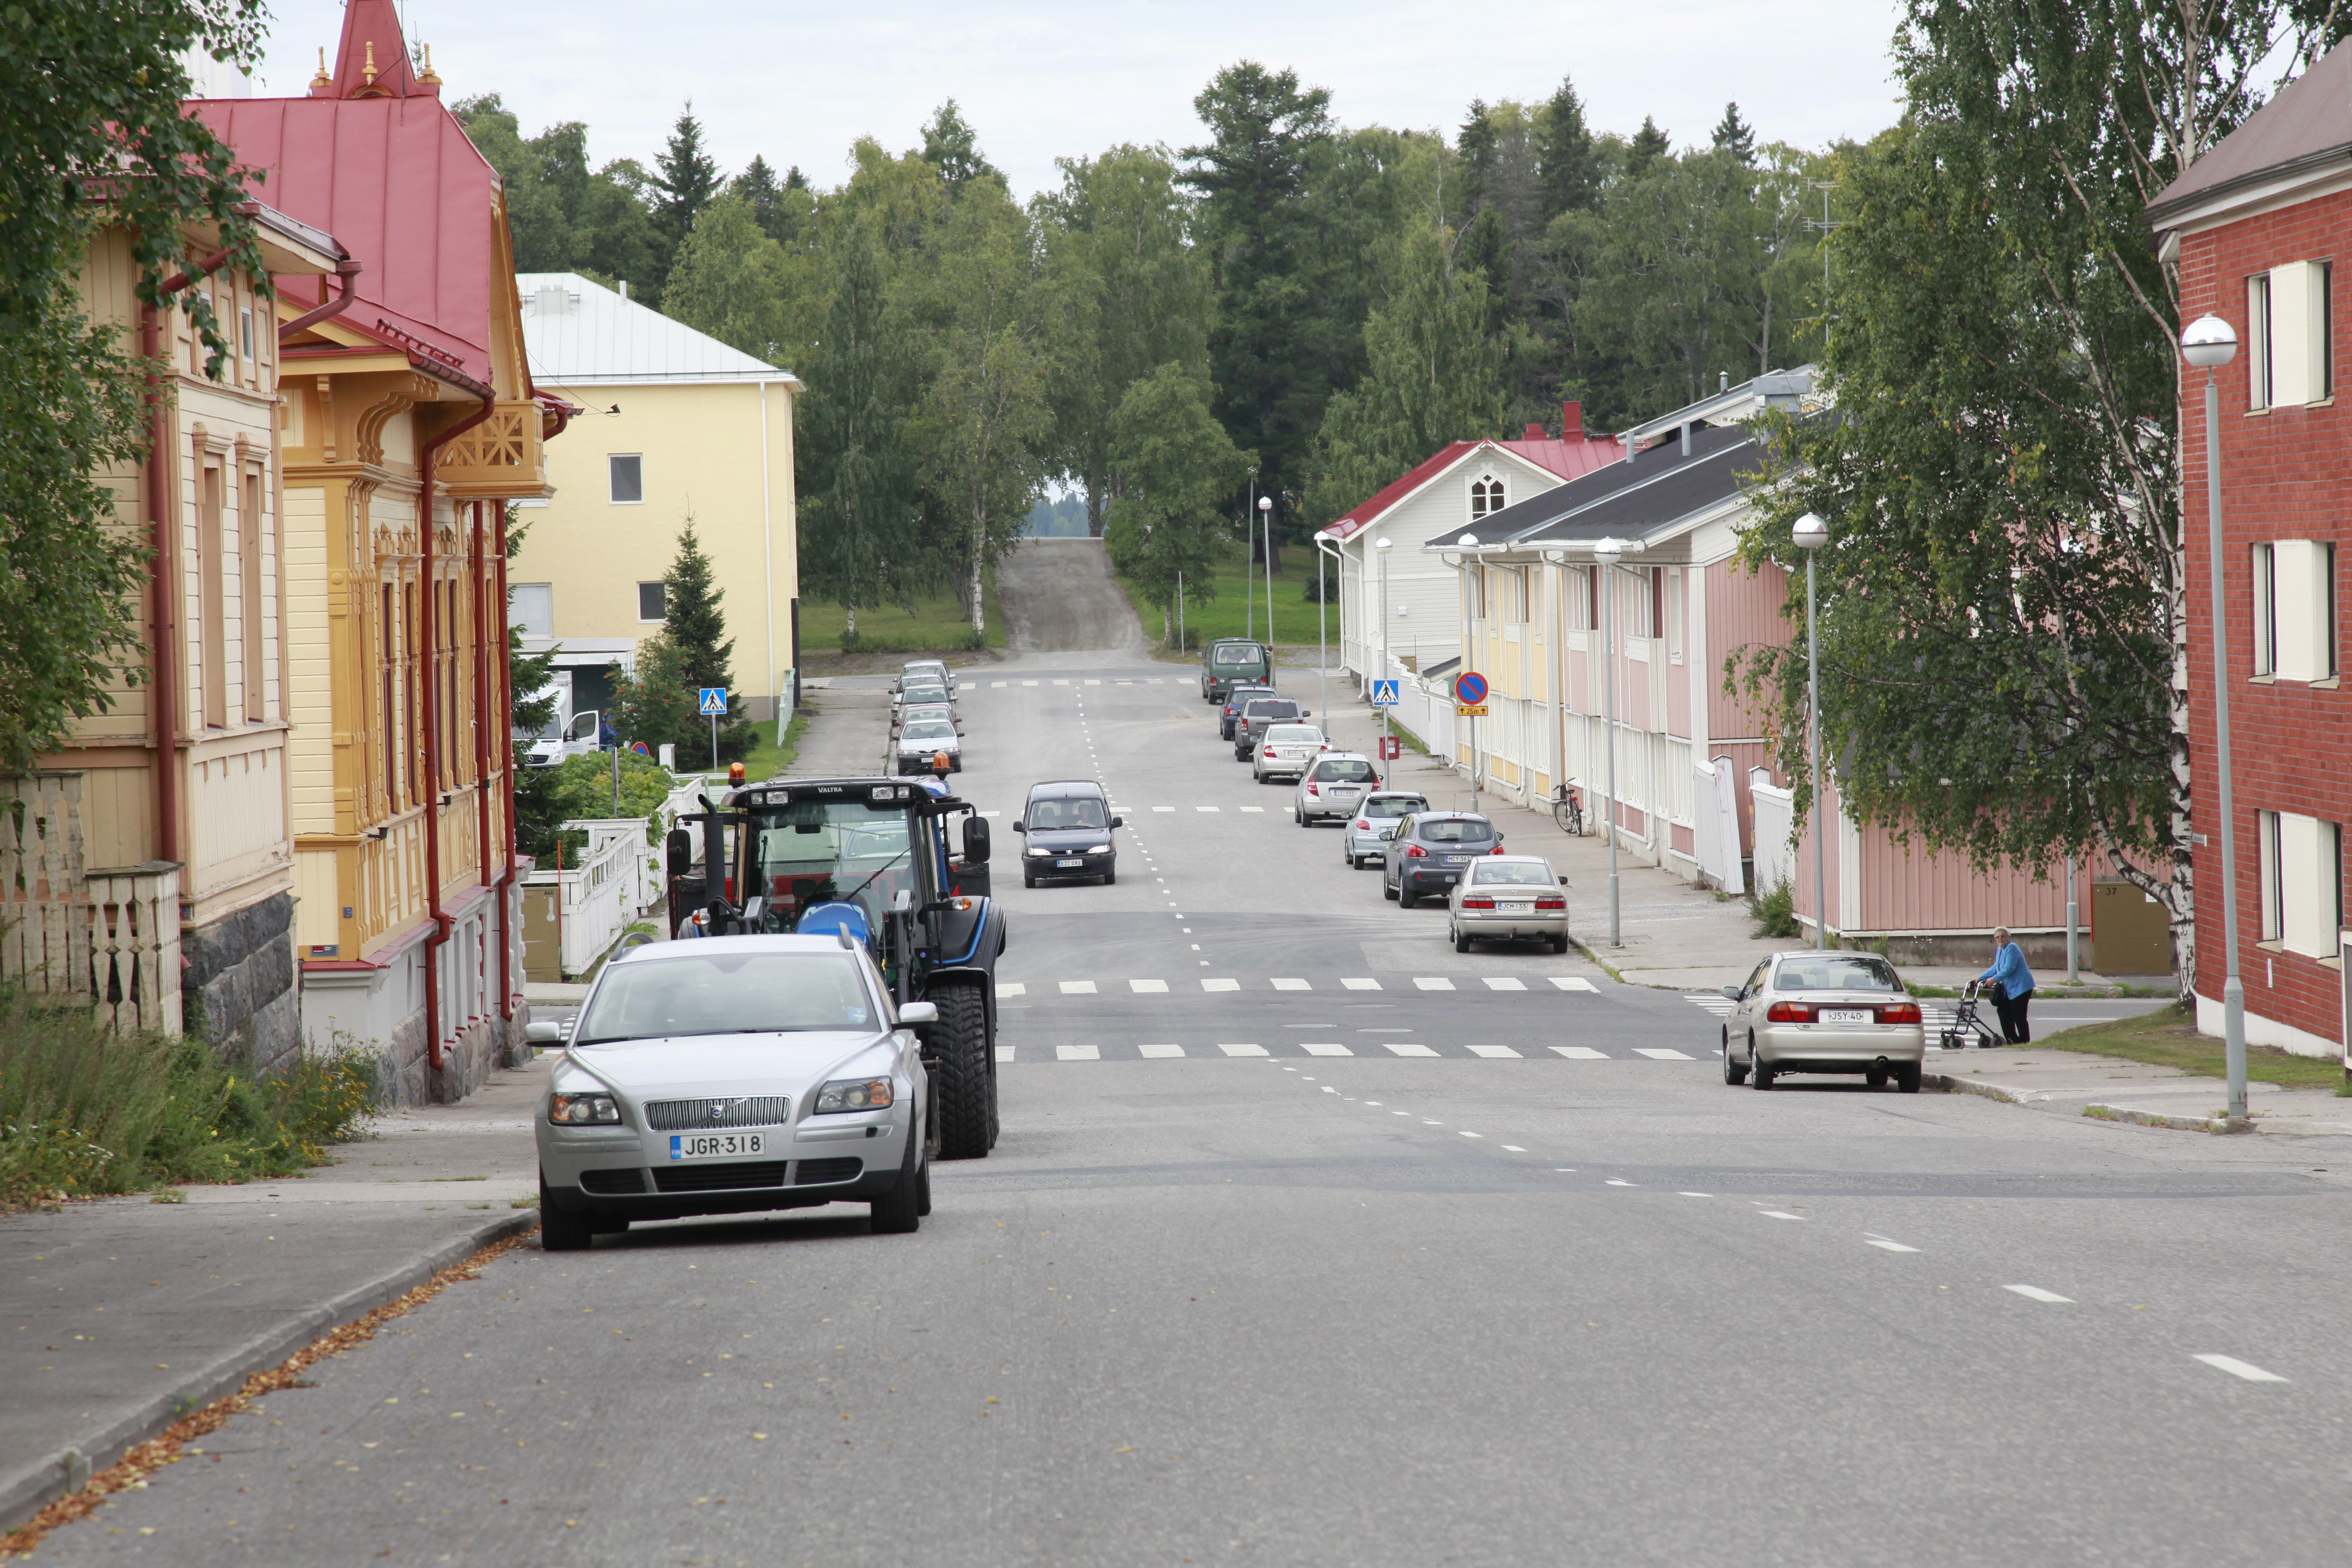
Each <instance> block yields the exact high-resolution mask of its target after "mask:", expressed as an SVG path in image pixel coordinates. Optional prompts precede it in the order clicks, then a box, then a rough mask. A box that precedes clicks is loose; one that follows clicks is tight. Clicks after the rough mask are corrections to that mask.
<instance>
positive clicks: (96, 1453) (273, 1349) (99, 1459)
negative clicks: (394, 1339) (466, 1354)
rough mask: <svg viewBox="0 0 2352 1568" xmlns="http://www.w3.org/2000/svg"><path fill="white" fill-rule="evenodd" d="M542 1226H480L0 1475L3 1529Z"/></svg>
mask: <svg viewBox="0 0 2352 1568" xmlns="http://www.w3.org/2000/svg"><path fill="white" fill-rule="evenodd" d="M538 1224H539V1215H537V1214H536V1213H529V1214H521V1213H518V1214H510V1215H501V1216H500V1217H499V1218H497V1219H490V1220H484V1221H482V1222H481V1223H480V1224H478V1225H477V1226H474V1227H473V1228H472V1229H471V1230H468V1231H467V1232H465V1233H464V1234H463V1235H461V1236H459V1237H457V1238H455V1239H454V1240H451V1241H447V1242H445V1243H443V1244H442V1245H441V1246H439V1247H436V1248H434V1249H433V1250H432V1251H431V1252H428V1253H425V1254H424V1255H423V1256H421V1257H417V1258H411V1259H410V1260H409V1261H408V1262H406V1263H404V1264H401V1265H399V1266H398V1267H396V1268H391V1269H388V1270H386V1271H385V1272H384V1273H382V1274H379V1275H378V1276H376V1277H375V1278H374V1279H370V1280H368V1281H367V1282H365V1283H364V1284H361V1285H355V1286H353V1287H352V1289H348V1290H346V1291H344V1292H342V1293H341V1295H339V1296H335V1297H332V1298H331V1299H330V1300H325V1301H321V1302H319V1303H317V1304H315V1305H313V1306H311V1307H310V1308H309V1309H308V1310H302V1311H299V1312H297V1313H295V1314H294V1315H292V1316H291V1317H289V1318H287V1319H285V1320H282V1321H279V1322H278V1324H276V1325H275V1326H274V1327H271V1328H268V1329H265V1330H263V1331H261V1332H259V1333H257V1334H255V1335H253V1336H252V1337H251V1338H249V1339H247V1340H246V1341H245V1342H243V1343H241V1344H237V1345H234V1346H231V1347H230V1348H229V1349H227V1350H225V1351H222V1352H219V1353H218V1354H216V1355H215V1356H214V1357H213V1358H212V1360H211V1361H210V1362H209V1363H206V1364H205V1366H203V1367H201V1368H199V1369H197V1370H196V1371H195V1372H193V1373H189V1374H188V1375H187V1376H186V1377H184V1378H182V1379H181V1380H180V1381H179V1382H178V1383H176V1384H173V1386H171V1387H170V1388H168V1389H166V1390H164V1391H163V1392H162V1393H159V1394H153V1395H151V1396H150V1397H148V1398H147V1399H145V1400H144V1401H142V1402H141V1403H140V1404H139V1405H137V1406H136V1407H135V1408H133V1409H131V1410H128V1411H126V1412H124V1413H123V1414H122V1415H119V1416H117V1417H115V1418H114V1419H113V1420H112V1421H110V1422H109V1423H108V1424H107V1425H106V1426H101V1427H100V1428H99V1429H97V1430H96V1431H93V1432H90V1433H88V1434H86V1435H85V1436H83V1437H82V1438H81V1440H80V1441H79V1443H77V1444H76V1445H74V1446H73V1447H68V1448H67V1449H65V1450H64V1451H62V1452H60V1453H58V1454H53V1455H51V1456H50V1457H49V1458H47V1459H44V1460H42V1461H40V1462H39V1463H37V1464H34V1465H29V1466H26V1467H23V1468H19V1469H17V1470H16V1471H14V1472H12V1473H8V1474H0V1530H7V1529H11V1528H13V1527H14V1526H16V1525H18V1524H21V1523H23V1522H24V1521H26V1520H27V1519H29V1518H31V1517H32V1516H33V1515H34V1514H36V1513H38V1512H39V1511H40V1510H42V1509H43V1508H45V1507H47V1505H48V1504H49V1503H50V1502H51V1501H52V1500H55V1499H57V1498H59V1497H62V1496H63V1495H65V1493H67V1492H68V1491H70V1490H72V1489H74V1488H75V1487H76V1486H78V1485H79V1484H81V1483H83V1482H86V1481H87V1480H88V1479H89V1478H90V1477H91V1476H92V1475H95V1474H98V1473H99V1472H101V1471H103V1470H105V1469H106V1468H108V1467H110V1466H111V1465H112V1464H113V1463H114V1462H115V1461H116V1460H118V1459H120V1458H122V1456H123V1455H124V1454H125V1453H127V1452H129V1451H130V1450H131V1448H133V1447H137V1446H138V1445H139V1444H141V1443H143V1442H145V1441H147V1439H149V1438H150V1437H152V1436H156V1435H157V1434H159V1433H161V1432H162V1431H163V1430H164V1429H165V1428H166V1427H168V1426H171V1425H172V1424H173V1422H175V1421H178V1420H179V1419H180V1418H181V1417H182V1416H184V1415H186V1414H187V1413H188V1412H190V1411H192V1410H201V1409H202V1408H204V1407H205V1405H210V1404H211V1403H212V1402H213V1401H214V1400H215V1399H219V1398H221V1397H222V1396H224V1395H226V1394H234V1393H236V1390H237V1389H239V1388H241V1387H243V1386H244V1384H245V1380H246V1379H247V1377H249V1376H251V1375H252V1374H253V1373H257V1372H262V1371H266V1370H268V1368H270V1367H273V1366H276V1365H278V1363H280V1362H282V1361H284V1360H286V1358H287V1357H289V1356H290V1355H292V1354H293V1353H294V1352H296V1351H299V1350H300V1349H301V1348H302V1347H303V1346H304V1345H307V1344H309V1343H310V1342H311V1341H313V1340H315V1339H318V1338H319V1337H320V1335H322V1334H324V1333H326V1332H327V1331H329V1330H330V1329H333V1328H336V1327H338V1326H340V1325H341V1324H343V1323H347V1322H349V1321H352V1319H354V1318H357V1317H362V1316H364V1315H365V1314H366V1313H369V1312H372V1311H373V1310H375V1309H376V1308H378V1307H381V1306H383V1305H384V1304H385V1303H386V1302H388V1301H394V1300H398V1299H399V1298H400V1297H402V1296H404V1295H406V1294H407V1293H408V1292H409V1291H411V1290H413V1289H415V1288H416V1287H417V1286H419V1285H422V1284H424V1283H425V1282H426V1281H427V1280H429V1279H432V1278H433V1276H434V1275H436V1274H437V1273H439V1272H440V1271H441V1270H442V1269H444V1268H449V1267H450V1266H451V1265H453V1264H457V1263H462V1262H464V1261H465V1260H466V1259H467V1258H471V1257H472V1256H473V1255H474V1254H475V1253H477V1252H479V1251H480V1250H481V1249H482V1248H483V1247H488V1246H489V1245H490V1243H492V1242H494V1241H503V1240H504V1239H505V1238H506V1237H509V1236H513V1235H516V1234H518V1233H520V1232H521V1231H526V1230H529V1229H530V1228H532V1227H533V1226H537V1225H538Z"/></svg>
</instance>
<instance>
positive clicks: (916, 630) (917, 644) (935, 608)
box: [801, 572, 1004, 654]
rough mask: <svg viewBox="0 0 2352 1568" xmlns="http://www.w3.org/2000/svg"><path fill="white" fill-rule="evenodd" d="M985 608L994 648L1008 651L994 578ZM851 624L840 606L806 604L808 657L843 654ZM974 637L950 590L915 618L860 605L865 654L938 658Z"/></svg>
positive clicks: (985, 587)
mask: <svg viewBox="0 0 2352 1568" xmlns="http://www.w3.org/2000/svg"><path fill="white" fill-rule="evenodd" d="M981 605H982V608H983V609H984V610H985V611H986V612H987V616H988V646H989V647H1003V646H1004V607H1003V605H1001V604H999V603H998V602H997V597H996V574H995V573H993V572H991V573H990V574H988V576H987V579H986V581H985V582H984V583H983V584H982V597H981ZM848 622H849V612H848V611H846V610H845V609H843V608H842V607H841V606H840V605H835V604H828V603H826V602H825V601H824V600H822V599H810V598H803V599H802V600H801V648H802V650H803V652H804V653H808V654H833V653H838V652H840V651H841V633H842V628H843V627H844V626H846V625H848ZM970 637H971V623H970V622H969V621H967V620H966V619H965V618H964V614H963V608H962V606H961V605H958V604H957V603H956V596H955V595H954V594H953V593H952V592H951V591H950V590H947V589H944V588H943V589H941V590H940V592H939V593H937V594H934V595H931V596H930V597H929V598H928V599H919V600H917V601H916V603H915V607H914V609H913V611H912V612H911V613H910V612H908V610H907V609H906V608H905V607H904V606H902V605H882V606H880V607H879V608H876V607H875V606H872V605H860V606H859V607H858V611H857V646H858V649H859V651H861V652H866V653H886V652H897V653H937V652H940V651H942V650H946V649H952V648H961V647H967V646H968V643H969V639H970Z"/></svg>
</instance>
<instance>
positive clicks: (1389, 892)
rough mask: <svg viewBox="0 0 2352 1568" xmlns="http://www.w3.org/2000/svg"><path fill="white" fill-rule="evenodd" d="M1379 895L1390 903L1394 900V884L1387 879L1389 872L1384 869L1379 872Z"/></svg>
mask: <svg viewBox="0 0 2352 1568" xmlns="http://www.w3.org/2000/svg"><path fill="white" fill-rule="evenodd" d="M1381 897H1382V898H1384V899H1386V900H1389V902H1391V903H1394V902H1396V899H1397V889H1396V884H1395V883H1394V882H1391V881H1390V880H1389V874H1388V873H1387V872H1386V871H1383V872H1381Z"/></svg>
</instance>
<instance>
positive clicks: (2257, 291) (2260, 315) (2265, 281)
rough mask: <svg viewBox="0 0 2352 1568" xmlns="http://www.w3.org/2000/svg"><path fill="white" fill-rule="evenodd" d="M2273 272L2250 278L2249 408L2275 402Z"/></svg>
mask: <svg viewBox="0 0 2352 1568" xmlns="http://www.w3.org/2000/svg"><path fill="white" fill-rule="evenodd" d="M2271 369H2272V361H2271V275H2270V274H2269V273H2267V272H2257V273H2255V274H2254V275H2253V276H2252V277H2251V278H2248V279H2246V407H2247V409H2248V410H2249V411H2250V412H2254V411H2260V410H2263V409H2266V408H2268V407H2269V406H2270V405H2271Z"/></svg>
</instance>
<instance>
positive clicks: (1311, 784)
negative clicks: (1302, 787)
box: [1307, 779, 1323, 800]
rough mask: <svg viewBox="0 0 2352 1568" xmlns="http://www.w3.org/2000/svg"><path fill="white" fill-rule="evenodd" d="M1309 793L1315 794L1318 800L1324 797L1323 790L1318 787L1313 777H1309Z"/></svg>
mask: <svg viewBox="0 0 2352 1568" xmlns="http://www.w3.org/2000/svg"><path fill="white" fill-rule="evenodd" d="M1307 794H1308V795H1313V796H1314V797H1315V798H1316V799H1318V800H1320V799H1322V798H1323V792H1322V791H1321V790H1320V789H1318V788H1317V787H1316V784H1315V781H1314V780H1313V779H1308V780H1307Z"/></svg>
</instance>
